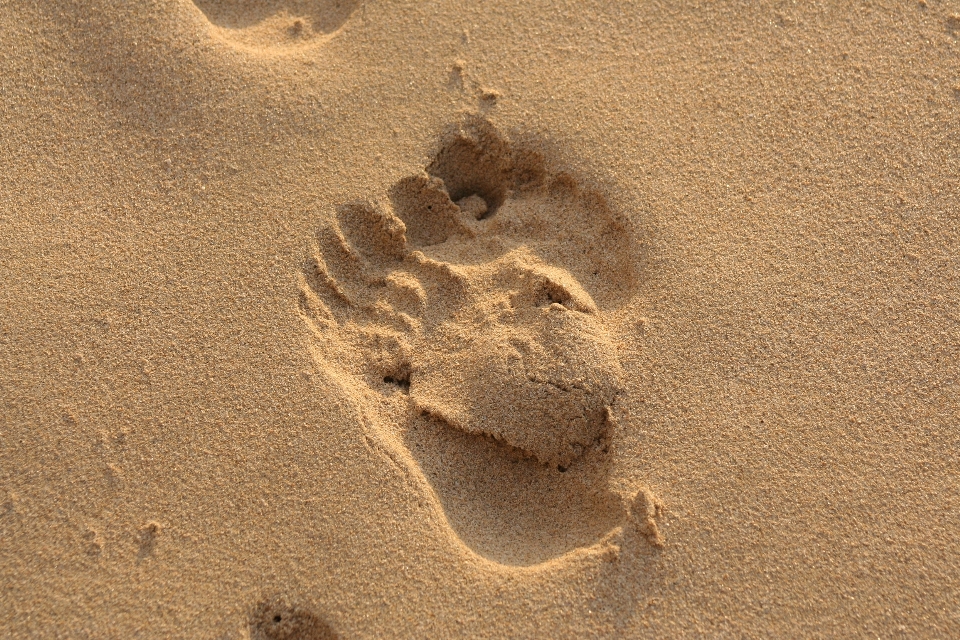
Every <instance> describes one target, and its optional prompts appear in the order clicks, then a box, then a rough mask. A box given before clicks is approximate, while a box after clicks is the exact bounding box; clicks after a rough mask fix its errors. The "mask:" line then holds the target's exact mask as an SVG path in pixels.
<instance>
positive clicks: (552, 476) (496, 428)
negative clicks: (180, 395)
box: [301, 116, 648, 565]
mask: <svg viewBox="0 0 960 640" xmlns="http://www.w3.org/2000/svg"><path fill="white" fill-rule="evenodd" d="M633 242H634V241H633V239H632V229H631V227H630V224H629V222H628V221H627V220H626V219H625V218H624V217H623V216H620V215H617V214H616V213H615V212H614V211H612V210H611V208H610V207H609V206H608V205H607V204H606V202H605V201H604V199H603V198H602V197H601V196H600V195H599V194H597V193H595V192H592V191H590V190H587V189H584V188H582V187H581V186H580V185H579V184H578V182H577V180H575V179H574V178H572V177H571V176H568V175H564V174H560V175H557V174H554V173H551V172H549V171H548V170H547V168H546V165H545V162H544V159H543V157H542V156H541V155H540V154H539V153H537V152H536V151H533V150H531V149H527V148H524V147H522V146H518V145H514V144H511V142H510V141H509V140H507V139H506V138H505V137H504V136H503V135H501V134H500V132H499V131H498V130H497V129H496V128H495V127H494V126H493V125H492V124H490V123H489V122H488V121H487V120H485V119H483V118H481V117H478V116H471V117H468V118H467V119H466V120H465V121H464V122H462V123H460V124H458V125H456V126H454V127H451V128H450V130H449V131H448V132H447V133H446V134H445V135H444V136H443V138H442V142H441V146H440V150H439V152H438V153H437V155H436V157H435V158H434V160H433V162H432V163H431V164H430V165H429V166H428V167H427V168H426V171H424V172H422V173H420V174H419V175H414V176H410V177H408V178H405V179H403V180H400V181H399V182H398V183H397V184H396V185H394V186H393V188H392V189H390V191H389V193H388V194H386V197H381V198H374V199H371V200H370V201H365V202H356V203H351V204H346V205H342V206H341V207H339V209H338V211H337V216H336V223H335V224H332V225H330V226H328V227H326V228H324V229H323V230H322V231H321V232H320V233H319V235H318V239H317V246H316V250H315V253H314V255H313V257H312V258H311V259H310V260H309V261H308V263H307V265H306V267H305V270H304V273H303V280H302V287H301V310H302V314H303V317H304V319H305V320H306V321H307V323H308V324H309V325H310V327H311V328H312V330H313V334H314V336H315V338H316V344H315V348H314V349H313V352H314V353H315V354H317V359H318V364H319V366H321V367H322V368H324V369H325V370H326V371H328V372H329V373H330V374H331V376H332V377H334V378H336V379H338V380H348V381H353V382H345V383H344V385H345V387H347V388H348V389H349V391H350V392H351V393H352V395H353V396H354V398H355V399H356V401H357V403H358V405H359V406H360V407H361V409H362V411H363V413H364V418H365V422H366V424H367V425H368V429H369V431H370V433H369V434H368V435H369V436H370V440H372V441H373V442H374V443H376V446H378V447H379V448H380V449H381V450H382V451H384V452H385V453H386V454H387V455H388V456H389V457H390V458H391V459H392V460H394V461H395V462H396V463H397V464H398V465H400V466H401V467H403V468H405V469H407V470H409V471H411V472H412V475H413V476H414V477H415V478H419V479H420V480H422V481H423V483H424V485H425V488H426V489H427V490H428V491H429V493H430V494H432V495H433V496H435V498H436V502H437V504H438V505H439V507H440V508H441V509H442V511H443V513H444V515H445V517H446V520H447V522H448V523H449V524H450V526H451V528H452V529H453V530H454V532H456V534H457V535H458V536H459V538H460V539H461V540H462V541H463V542H464V543H465V544H466V545H467V546H469V547H470V548H471V549H473V550H474V551H475V552H477V553H478V554H480V555H482V556H484V557H486V558H488V559H490V560H493V561H495V562H499V563H502V564H509V565H532V564H537V563H541V562H544V561H547V560H549V559H551V558H555V557H558V556H561V555H563V554H565V553H567V552H570V551H572V550H574V549H577V548H581V547H588V546H591V545H593V544H595V543H597V542H598V541H599V540H600V539H602V538H603V537H604V536H605V535H607V534H608V533H609V532H611V531H612V530H613V529H615V528H616V527H617V526H619V525H621V524H623V523H624V522H625V521H626V520H627V519H628V517H629V516H628V514H629V513H630V508H629V507H628V506H627V505H628V503H629V502H630V500H629V499H628V498H625V497H623V496H621V495H619V494H618V493H616V492H614V491H612V490H611V489H610V488H609V486H610V482H609V475H610V455H609V452H610V447H611V441H612V440H611V439H612V436H613V434H614V431H615V430H616V429H617V426H618V424H619V423H621V422H622V421H623V419H622V418H620V417H619V411H618V406H619V399H620V398H621V396H622V394H623V393H624V384H623V380H624V372H623V370H622V369H621V368H620V364H619V362H618V360H617V343H616V341H615V339H614V337H613V336H612V335H611V334H610V331H609V329H608V327H607V325H606V322H605V314H606V313H608V312H609V311H610V310H613V309H615V308H617V307H619V306H621V305H623V304H625V303H626V302H627V301H628V300H629V298H630V296H631V295H632V293H633V291H634V290H635V288H636V273H635V266H634V261H633V259H632V247H633ZM344 373H346V374H348V375H347V376H344V375H343V374H344ZM644 526H648V523H646V519H645V520H644Z"/></svg>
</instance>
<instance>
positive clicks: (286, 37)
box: [194, 0, 361, 49]
mask: <svg viewBox="0 0 960 640" xmlns="http://www.w3.org/2000/svg"><path fill="white" fill-rule="evenodd" d="M360 2H361V0H194V4H196V5H197V7H198V8H199V9H200V10H201V11H202V12H203V13H204V15H206V16H207V19H208V20H210V22H211V23H213V25H214V26H215V27H216V28H217V30H218V31H219V32H220V34H221V35H223V36H224V38H226V39H227V40H229V41H231V42H233V43H234V44H238V45H241V46H245V47H248V48H254V49H270V48H278V47H279V48H285V47H295V46H299V45H303V44H307V43H309V42H312V41H314V40H316V39H317V38H318V37H320V36H324V35H327V34H331V33H333V32H335V31H336V30H337V29H339V28H340V27H341V26H342V25H343V23H344V22H346V21H347V19H348V18H349V17H350V15H351V14H352V13H353V12H354V10H355V9H356V8H357V6H359V4H360Z"/></svg>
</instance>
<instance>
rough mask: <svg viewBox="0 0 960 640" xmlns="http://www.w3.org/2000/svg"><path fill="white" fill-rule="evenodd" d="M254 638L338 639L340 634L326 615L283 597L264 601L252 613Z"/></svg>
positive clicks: (251, 630) (251, 636)
mask: <svg viewBox="0 0 960 640" xmlns="http://www.w3.org/2000/svg"><path fill="white" fill-rule="evenodd" d="M249 627H250V638H251V639H252V640H336V638H338V637H339V636H338V635H337V633H336V632H335V631H334V630H333V628H332V627H331V626H330V625H329V624H327V622H326V621H325V620H323V618H321V617H320V616H318V615H317V614H316V613H314V612H312V611H310V610H309V609H306V608H304V607H302V606H299V605H293V604H289V603H287V602H284V601H282V600H271V601H268V602H263V603H261V604H260V605H259V606H257V608H256V609H255V610H254V611H253V614H252V615H251V616H250V624H249Z"/></svg>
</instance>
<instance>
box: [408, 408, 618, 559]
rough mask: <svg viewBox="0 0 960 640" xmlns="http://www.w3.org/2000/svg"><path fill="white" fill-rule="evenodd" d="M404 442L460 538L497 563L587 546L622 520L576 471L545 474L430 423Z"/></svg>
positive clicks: (487, 442) (489, 444) (611, 501)
mask: <svg viewBox="0 0 960 640" xmlns="http://www.w3.org/2000/svg"><path fill="white" fill-rule="evenodd" d="M404 443H405V444H406V446H407V447H408V448H409V449H410V452H411V454H412V455H413V457H414V459H415V460H416V461H417V463H418V464H419V466H420V469H421V470H422V472H423V474H424V476H425V477H426V478H427V480H428V482H429V483H430V485H431V486H432V487H433V489H434V491H436V493H437V497H438V498H439V501H440V504H441V505H442V506H443V510H444V512H445V513H446V515H447V521H448V522H449V523H450V526H451V527H452V528H453V530H454V531H455V532H456V533H457V535H458V536H459V537H460V539H461V540H462V541H463V542H464V543H465V544H466V545H467V546H469V547H470V548H472V549H473V550H474V551H475V552H477V553H478V554H480V555H482V556H484V557H486V558H488V559H490V560H493V561H495V562H499V563H500V564H506V565H514V566H529V565H534V564H539V563H541V562H545V561H547V560H550V559H552V558H556V557H558V556H561V555H563V554H565V553H567V552H568V551H571V550H573V549H577V548H580V547H585V546H589V545H591V544H593V543H595V542H596V541H597V540H599V539H600V538H602V537H603V536H604V535H605V534H606V533H607V532H609V531H610V530H611V529H613V528H614V527H616V526H617V525H619V524H620V523H621V522H622V520H623V518H624V512H623V507H622V505H621V502H620V500H619V499H618V497H617V496H614V495H611V494H608V493H605V492H603V491H602V489H600V490H598V488H597V487H596V486H591V483H585V482H584V481H583V477H582V474H583V471H582V470H581V469H567V470H566V471H559V470H558V469H556V468H553V467H547V466H545V465H542V464H540V463H538V462H537V461H536V460H533V459H531V458H529V457H528V456H526V455H524V453H523V452H522V451H518V450H515V449H513V448H511V447H509V446H508V445H505V444H502V443H499V442H497V441H495V440H493V439H492V438H489V437H484V436H476V435H471V434H468V433H464V432H463V431H460V430H458V429H453V428H450V427H449V426H447V425H445V424H443V423H442V422H440V421H437V420H432V419H429V418H428V419H422V420H416V421H414V423H413V424H412V425H411V426H410V428H409V429H408V430H407V432H406V434H405V437H404ZM601 487H602V485H601Z"/></svg>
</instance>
